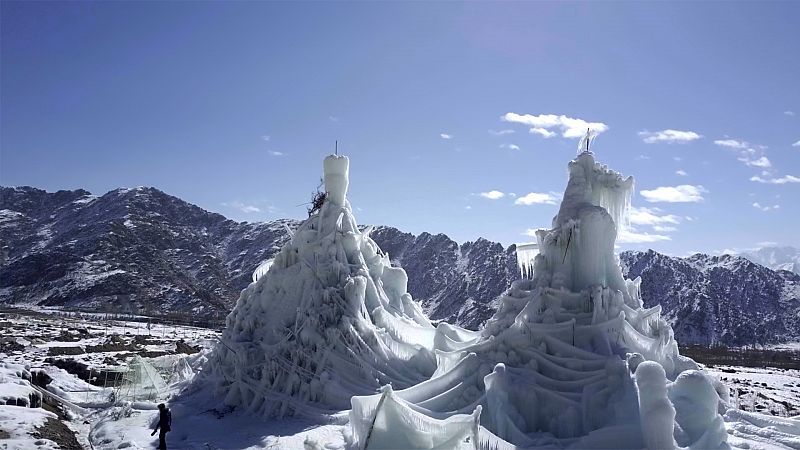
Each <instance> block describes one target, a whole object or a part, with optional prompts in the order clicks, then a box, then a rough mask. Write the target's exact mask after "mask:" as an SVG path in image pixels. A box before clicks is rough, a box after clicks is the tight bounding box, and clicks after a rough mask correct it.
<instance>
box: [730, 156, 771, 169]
mask: <svg viewBox="0 0 800 450" xmlns="http://www.w3.org/2000/svg"><path fill="white" fill-rule="evenodd" d="M738 159H739V161H741V162H743V163H745V164H746V165H748V166H750V167H761V168H766V167H772V163H771V162H770V160H769V158H767V157H766V156H762V157H760V158H756V159H751V158H748V157H746V156H743V157H739V158H738Z"/></svg>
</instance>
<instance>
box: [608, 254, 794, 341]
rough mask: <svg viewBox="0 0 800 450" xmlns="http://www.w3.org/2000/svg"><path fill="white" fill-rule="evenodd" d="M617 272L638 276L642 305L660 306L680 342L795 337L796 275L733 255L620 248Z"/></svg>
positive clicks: (771, 339) (770, 339) (773, 339)
mask: <svg viewBox="0 0 800 450" xmlns="http://www.w3.org/2000/svg"><path fill="white" fill-rule="evenodd" d="M620 261H621V263H622V267H623V272H624V273H625V274H626V275H627V276H628V277H629V278H634V277H637V276H641V277H642V298H643V299H644V301H645V306H648V307H649V306H654V305H656V304H658V303H660V304H661V306H662V308H663V311H664V312H665V316H666V317H668V319H669V320H670V322H671V323H672V327H673V329H674V331H675V335H676V336H677V337H678V341H679V342H680V343H681V344H683V345H686V344H702V345H750V344H756V343H762V344H763V343H772V342H783V341H791V340H798V338H800V276H799V275H797V274H795V273H793V272H789V271H785V270H778V271H773V270H771V269H769V268H767V267H764V266H761V265H758V264H755V263H753V262H751V261H749V260H747V259H745V258H741V257H738V256H730V255H722V256H708V255H704V254H699V253H698V254H695V255H694V256H691V257H689V258H673V257H669V256H666V255H662V254H660V253H657V252H655V251H652V250H650V251H648V252H623V253H622V254H620Z"/></svg>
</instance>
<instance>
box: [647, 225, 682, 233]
mask: <svg viewBox="0 0 800 450" xmlns="http://www.w3.org/2000/svg"><path fill="white" fill-rule="evenodd" d="M653 231H658V232H659V233H671V232H673V231H678V229H677V228H675V227H668V226H664V225H656V226H654V227H653Z"/></svg>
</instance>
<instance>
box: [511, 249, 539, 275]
mask: <svg viewBox="0 0 800 450" xmlns="http://www.w3.org/2000/svg"><path fill="white" fill-rule="evenodd" d="M516 247H517V251H516V254H517V267H519V273H520V278H532V277H533V263H534V262H535V261H536V255H538V254H539V244H537V243H536V242H531V243H525V244H517V245H516Z"/></svg>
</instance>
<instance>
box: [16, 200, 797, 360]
mask: <svg viewBox="0 0 800 450" xmlns="http://www.w3.org/2000/svg"><path fill="white" fill-rule="evenodd" d="M297 225H298V222H297V221H294V220H288V219H284V220H277V221H273V222H265V223H247V222H243V223H239V222H234V221H232V220H228V219H226V218H225V217H223V216H221V215H219V214H215V213H211V212H208V211H205V210H203V209H201V208H199V207H197V206H194V205H191V204H189V203H187V202H184V201H183V200H181V199H179V198H176V197H173V196H170V195H167V194H165V193H163V192H161V191H159V190H157V189H154V188H136V189H116V190H113V191H110V192H108V193H106V194H105V195H102V196H99V197H98V196H94V195H92V194H90V193H89V192H87V191H84V190H75V191H59V192H55V193H48V192H45V191H42V190H39V189H35V188H30V187H20V188H0V249H1V250H0V302H4V303H41V304H45V305H62V306H67V307H77V308H86V309H92V310H99V311H125V312H134V313H146V314H178V315H183V316H187V315H191V316H192V317H204V318H221V317H224V316H225V315H226V314H227V312H228V311H230V309H231V308H232V307H233V304H234V303H235V301H236V299H237V298H238V295H239V292H240V291H241V290H242V289H243V288H244V287H246V286H247V284H248V283H249V282H250V281H251V274H252V272H253V270H255V268H256V267H257V266H258V265H259V264H260V263H261V262H262V261H264V260H265V259H268V258H270V257H272V256H273V255H274V254H275V253H276V252H277V251H278V250H279V249H280V247H281V246H282V245H283V244H284V243H285V242H286V241H287V239H289V230H290V229H294V228H295V227H296V226H297ZM372 237H373V239H374V240H375V241H376V242H377V243H378V245H380V246H381V248H382V249H383V250H384V251H386V252H388V253H389V256H390V257H391V259H392V262H393V263H394V264H397V265H401V266H402V267H403V268H404V269H405V270H406V272H407V273H408V277H409V284H408V290H409V292H410V293H411V295H412V296H413V297H414V298H415V299H417V300H419V301H420V302H421V303H422V305H423V307H424V309H425V310H426V312H427V313H428V314H429V316H430V317H431V318H433V319H435V320H447V321H451V322H457V323H459V324H461V325H463V326H466V327H469V328H473V329H476V328H478V327H480V326H481V325H483V323H485V321H486V320H488V318H489V317H491V315H492V314H493V313H494V310H495V309H496V305H495V304H494V301H495V299H496V298H497V297H498V296H499V295H500V294H501V293H502V292H503V291H504V290H505V289H506V288H507V287H508V285H509V284H510V283H511V281H513V280H515V279H516V278H518V277H519V272H518V270H517V267H516V256H515V248H514V246H511V247H509V248H504V247H503V246H502V245H501V244H499V243H496V242H491V241H487V240H485V239H478V240H477V241H475V242H467V243H465V244H461V245H459V244H458V243H457V242H455V241H453V240H452V239H450V238H448V237H447V236H446V235H444V234H437V235H432V234H429V233H422V234H420V235H419V236H415V235H413V234H409V233H405V232H402V231H400V230H398V229H396V228H392V227H377V228H375V229H374V231H373V232H372ZM620 260H621V262H622V266H623V271H624V272H625V273H626V275H627V276H629V277H636V276H641V277H642V278H643V282H642V297H643V298H644V299H645V302H646V304H647V306H652V305H654V304H656V303H660V304H661V305H662V307H663V308H664V313H665V315H666V316H667V317H669V318H670V320H671V321H672V322H673V327H674V329H675V333H676V336H677V337H678V341H679V342H681V343H682V344H689V343H699V344H724V345H744V344H754V343H769V342H780V341H786V340H800V276H798V275H797V274H793V273H791V272H787V271H774V270H771V269H768V268H766V267H763V266H760V265H758V264H755V263H752V262H750V261H749V260H747V259H744V258H740V257H735V256H727V255H724V256H719V257H712V256H706V255H700V254H698V255H695V256H692V257H690V258H685V259H684V258H673V257H669V256H666V255H662V254H659V253H656V252H653V251H650V252H644V253H642V252H624V253H622V254H621V255H620Z"/></svg>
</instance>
